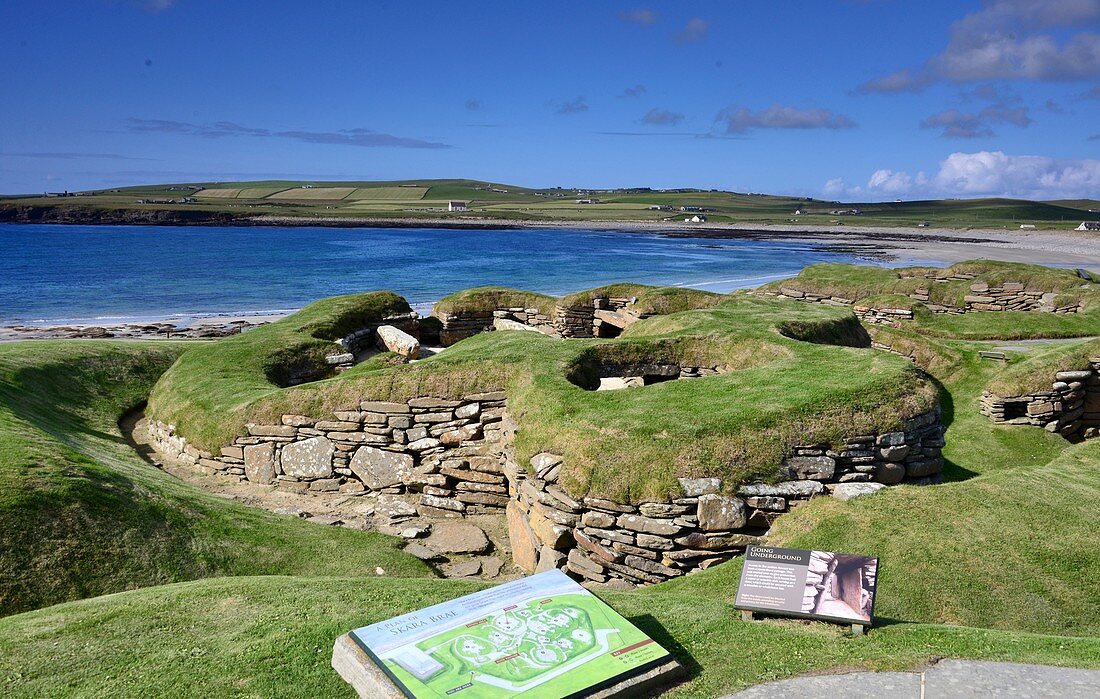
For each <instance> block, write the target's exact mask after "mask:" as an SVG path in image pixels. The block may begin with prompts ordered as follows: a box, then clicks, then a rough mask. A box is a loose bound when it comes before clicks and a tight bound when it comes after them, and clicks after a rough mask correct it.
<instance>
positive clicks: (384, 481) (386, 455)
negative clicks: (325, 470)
mask: <svg viewBox="0 0 1100 699" xmlns="http://www.w3.org/2000/svg"><path fill="white" fill-rule="evenodd" d="M413 464H414V462H413V458H412V457H411V456H409V455H408V454H402V453H399V452H392V451H385V450H383V449H377V448H375V447H359V449H357V450H356V451H355V456H353V457H352V459H351V462H350V463H349V464H348V468H350V469H351V470H352V472H353V473H354V474H355V475H356V476H358V478H359V480H361V481H363V484H364V485H365V486H367V487H368V488H370V489H371V490H381V489H382V488H388V487H389V486H392V485H398V484H400V483H402V482H403V481H404V480H405V479H407V478H409V477H410V476H411V475H412V470H413Z"/></svg>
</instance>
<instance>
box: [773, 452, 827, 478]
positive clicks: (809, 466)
mask: <svg viewBox="0 0 1100 699" xmlns="http://www.w3.org/2000/svg"><path fill="white" fill-rule="evenodd" d="M834 473H836V459H833V458H832V457H829V456H791V457H788V458H786V459H784V461H783V475H784V476H785V477H787V478H790V479H797V480H815V481H827V480H829V479H831V478H832V477H833V474H834Z"/></svg>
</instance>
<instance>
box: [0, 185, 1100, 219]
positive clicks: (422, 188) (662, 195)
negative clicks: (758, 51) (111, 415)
mask: <svg viewBox="0 0 1100 699" xmlns="http://www.w3.org/2000/svg"><path fill="white" fill-rule="evenodd" d="M80 194H81V196H79V197H76V196H66V197H46V196H17V197H0V220H2V219H3V217H4V215H5V211H7V212H8V213H9V214H10V212H12V211H14V209H15V208H17V207H45V208H46V209H86V210H92V211H101V212H102V211H113V212H119V211H124V212H139V213H140V212H146V213H148V212H176V213H177V214H179V216H181V217H189V216H190V217H200V216H202V215H212V214H225V215H226V216H230V217H234V216H235V217H240V218H249V217H254V216H263V215H277V216H307V217H309V216H313V217H332V216H339V217H342V218H350V219H355V218H363V219H387V218H417V219H441V220H446V219H461V218H473V219H478V220H489V221H491V220H521V221H524V220H527V221H591V220H594V221H676V222H682V221H683V219H684V218H685V217H686V216H691V215H693V214H694V213H696V210H702V211H699V213H703V214H704V215H706V216H707V217H708V221H709V222H711V223H729V222H741V223H761V224H763V223H780V224H796V225H805V226H831V225H835V224H845V225H857V226H859V225H874V226H916V225H918V224H921V225H927V226H929V227H931V228H1007V229H1018V228H1019V226H1020V225H1022V224H1027V225H1034V226H1036V227H1038V228H1060V229H1071V228H1074V227H1076V226H1077V225H1078V224H1079V223H1080V222H1081V221H1083V220H1100V214H1098V213H1096V212H1090V211H1088V209H1089V208H1094V207H1092V206H1090V205H1089V204H1090V202H1089V201H1088V200H1080V201H1062V202H1035V201H1025V200H1016V199H947V200H936V201H910V202H870V203H859V202H854V203H851V202H849V203H841V202H830V201H820V200H814V199H808V198H804V197H790V196H774V195H767V194H752V193H738V192H724V191H718V190H699V189H675V190H652V189H648V188H641V189H604V190H595V189H585V188H578V187H567V188H559V187H544V188H529V187H520V186H516V185H509V184H495V183H490V182H481V181H477V180H462V179H454V180H404V181H375V182H363V181H346V182H344V181H281V180H276V181H254V182H197V183H181V184H162V185H144V186H139V187H120V188H116V189H105V190H96V191H93V192H81V193H80ZM185 199H186V201H185ZM451 200H462V201H465V202H467V203H468V206H469V212H467V213H449V212H448V211H447V203H448V202H449V201H451ZM681 207H695V208H694V209H693V210H691V211H687V212H684V211H681V210H680V208H681ZM856 211H858V212H859V213H858V214H856V213H854V212H856ZM796 212H798V213H796ZM169 218H170V217H169Z"/></svg>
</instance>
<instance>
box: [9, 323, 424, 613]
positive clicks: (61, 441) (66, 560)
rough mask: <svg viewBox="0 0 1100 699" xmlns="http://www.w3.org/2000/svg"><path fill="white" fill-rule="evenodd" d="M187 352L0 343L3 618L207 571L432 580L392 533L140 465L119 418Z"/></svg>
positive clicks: (159, 346)
mask: <svg viewBox="0 0 1100 699" xmlns="http://www.w3.org/2000/svg"><path fill="white" fill-rule="evenodd" d="M183 350H184V347H183V346H181V345H172V344H165V343H150V344H143V343H121V342H119V343H110V342H27V343H12V344H0V614H11V613H13V612H18V611H22V610H25V609H32V608H35V607H42V606H45V605H49V604H55V603H57V602H62V601H64V600H69V599H75V598H80V597H89V596H93V595H102V594H106V593H110V592H116V591H120V590H126V589H132V588H137V587H146V586H149V585H159V584H163V583H168V582H174V581H177V580H190V579H194V578H200V577H209V576H214V575H255V574H298V575H319V574H338V575H349V574H373V572H374V568H375V566H381V567H383V568H384V569H386V570H387V571H388V572H389V573H390V574H395V575H402V576H417V575H427V574H429V571H428V570H427V569H426V568H425V567H424V566H423V564H421V563H420V561H418V560H417V559H415V558H413V557H411V556H408V555H406V554H403V553H401V552H400V551H398V549H397V546H396V541H397V540H396V539H391V538H389V537H384V536H381V535H378V534H365V533H359V532H353V531H350V530H346V529H338V528H333V527H321V526H317V525H314V524H309V523H306V522H303V521H301V520H297V519H294V518H290V517H280V516H276V515H272V514H269V513H266V512H263V511H259V510H256V509H253V508H249V507H245V506H243V505H238V504H235V503H232V502H228V501H225V500H223V499H221V498H217V497H214V496H212V495H209V494H207V493H205V492H203V491H200V490H198V489H196V488H193V487H191V486H188V485H185V484H183V483H181V482H180V481H178V480H177V479H175V478H173V477H171V476H169V475H167V474H165V473H163V472H161V471H158V470H157V469H155V468H153V467H152V466H150V465H149V464H147V463H145V462H144V461H142V460H141V459H140V458H139V457H138V456H137V453H136V452H135V451H133V450H132V449H131V448H130V447H129V446H128V445H127V444H126V443H125V442H124V440H123V438H122V436H121V434H120V432H119V428H118V425H117V421H118V419H119V417H120V415H122V413H124V412H125V411H127V410H129V409H131V408H133V407H134V406H136V405H138V404H139V403H141V402H142V401H143V400H144V398H145V396H146V395H148V392H149V390H150V389H151V388H152V385H153V383H154V382H155V381H156V380H157V378H158V377H159V376H160V375H161V373H162V372H163V371H164V370H165V369H167V368H168V366H170V365H171V363H172V362H173V361H174V360H175V359H176V357H177V356H179V355H180V354H181V352H183ZM336 551H339V555H338V556H334V555H318V554H319V553H320V552H336Z"/></svg>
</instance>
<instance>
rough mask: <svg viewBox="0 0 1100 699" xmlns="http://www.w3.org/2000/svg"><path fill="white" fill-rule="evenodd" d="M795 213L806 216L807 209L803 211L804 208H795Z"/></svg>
mask: <svg viewBox="0 0 1100 699" xmlns="http://www.w3.org/2000/svg"><path fill="white" fill-rule="evenodd" d="M794 215H795V216H805V215H806V212H805V211H803V210H802V209H795V210H794Z"/></svg>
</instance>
